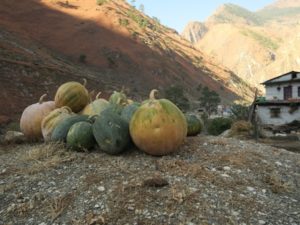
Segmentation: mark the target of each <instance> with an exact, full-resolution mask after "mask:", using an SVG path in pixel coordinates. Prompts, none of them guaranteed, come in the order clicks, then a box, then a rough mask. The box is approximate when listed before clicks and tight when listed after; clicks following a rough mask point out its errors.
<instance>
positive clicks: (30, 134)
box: [20, 94, 55, 141]
mask: <svg viewBox="0 0 300 225" xmlns="http://www.w3.org/2000/svg"><path fill="white" fill-rule="evenodd" d="M46 96H47V95H46V94H44V95H43V96H41V98H40V100H39V102H38V103H35V104H32V105H30V106H28V107H26V109H25V110H24V111H23V113H22V116H21V120H20V128H21V131H22V132H23V133H24V135H25V136H26V138H27V139H29V140H32V141H36V140H39V139H41V138H42V137H43V135H42V129H41V123H42V120H43V119H44V118H45V116H47V115H48V114H49V113H50V112H51V111H52V110H54V109H55V103H54V101H47V102H44V99H45V97H46Z"/></svg>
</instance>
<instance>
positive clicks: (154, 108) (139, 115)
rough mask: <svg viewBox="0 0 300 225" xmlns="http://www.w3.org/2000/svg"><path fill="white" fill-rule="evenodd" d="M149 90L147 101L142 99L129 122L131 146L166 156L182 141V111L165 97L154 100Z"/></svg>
mask: <svg viewBox="0 0 300 225" xmlns="http://www.w3.org/2000/svg"><path fill="white" fill-rule="evenodd" d="M155 93H157V90H152V91H151V93H150V100H147V101H145V102H144V104H143V105H142V106H140V107H139V108H138V110H137V111H136V112H135V113H134V115H133V117H132V119H131V121H130V135H131V137H132V140H133V142H134V143H135V145H136V146H137V147H138V148H139V149H141V150H143V151H144V152H146V153H148V154H150V155H166V154H169V153H171V152H174V151H175V150H177V149H178V148H179V146H180V145H181V144H182V143H183V141H184V139H185V137H186V134H187V123H186V120H185V117H184V115H183V113H182V112H181V111H180V109H179V108H177V106H176V105H175V104H173V103H172V102H171V101H169V100H167V99H159V100H157V99H155Z"/></svg>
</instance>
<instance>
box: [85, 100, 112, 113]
mask: <svg viewBox="0 0 300 225" xmlns="http://www.w3.org/2000/svg"><path fill="white" fill-rule="evenodd" d="M108 106H109V102H108V101H106V100H105V99H102V98H100V99H96V100H95V101H93V102H92V103H90V104H88V105H87V106H85V107H84V109H83V110H82V111H81V112H80V114H82V115H89V116H93V115H100V113H101V112H102V111H104V110H105V109H106V108H107V107H108Z"/></svg>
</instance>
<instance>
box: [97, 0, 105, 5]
mask: <svg viewBox="0 0 300 225" xmlns="http://www.w3.org/2000/svg"><path fill="white" fill-rule="evenodd" d="M106 2H107V0H97V1H96V3H97V5H103V4H104V3H106Z"/></svg>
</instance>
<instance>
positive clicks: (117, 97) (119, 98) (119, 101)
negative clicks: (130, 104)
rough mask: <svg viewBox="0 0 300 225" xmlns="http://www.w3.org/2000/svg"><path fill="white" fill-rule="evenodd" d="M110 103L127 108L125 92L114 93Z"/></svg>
mask: <svg viewBox="0 0 300 225" xmlns="http://www.w3.org/2000/svg"><path fill="white" fill-rule="evenodd" d="M109 103H111V104H116V105H122V106H125V105H127V97H126V95H125V94H124V93H123V91H120V92H117V91H114V93H112V95H111V96H110V97H109Z"/></svg>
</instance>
